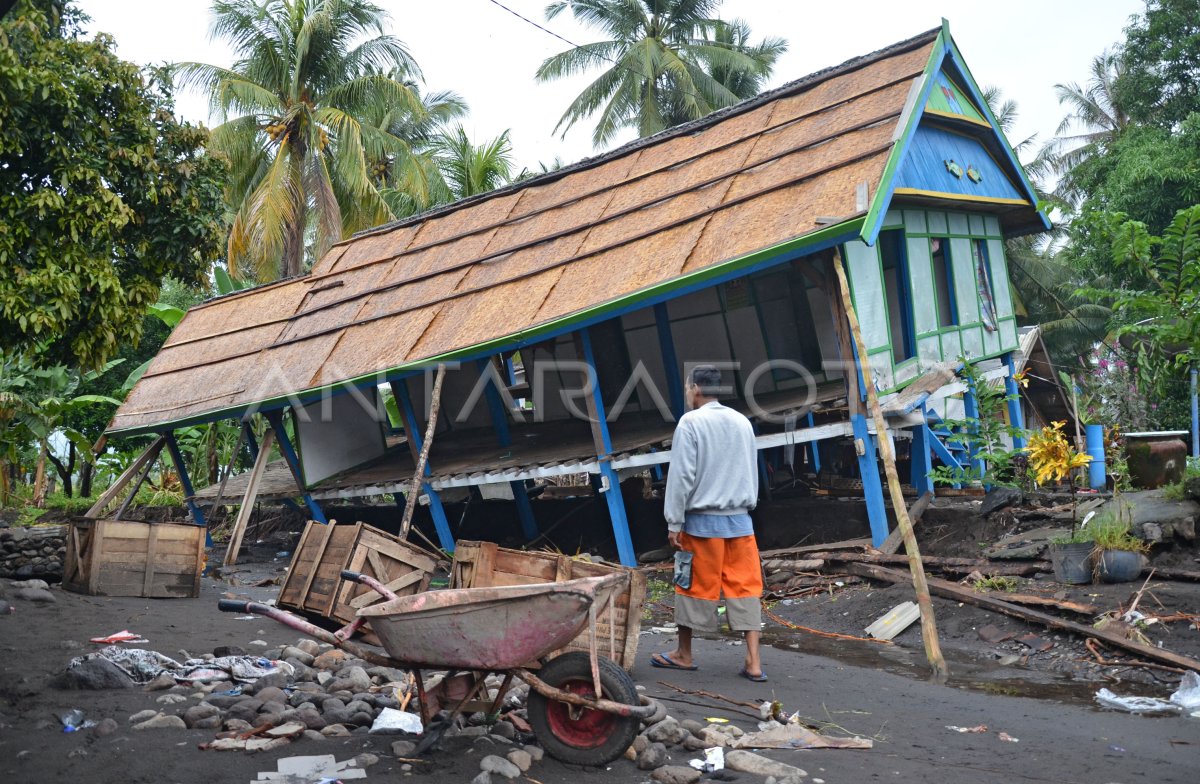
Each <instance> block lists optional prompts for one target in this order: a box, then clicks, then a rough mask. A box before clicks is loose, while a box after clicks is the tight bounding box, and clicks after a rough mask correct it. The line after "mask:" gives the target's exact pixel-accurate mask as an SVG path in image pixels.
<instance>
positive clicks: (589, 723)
mask: <svg viewBox="0 0 1200 784" xmlns="http://www.w3.org/2000/svg"><path fill="white" fill-rule="evenodd" d="M558 688H560V689H562V690H563V691H568V692H571V693H572V694H578V695H579V696H581V697H587V698H589V699H592V698H594V697H595V696H596V691H595V689H594V688H592V683H591V681H586V680H581V679H576V680H568V681H566V682H565V683H562V684H560V685H559V687H558ZM572 710H574V711H576V712H577V715H578V716H579V718H578V719H572V718H571V712H572ZM617 721H618V717H617V716H616V715H614V714H612V713H605V712H604V711H601V710H589V709H587V708H572V706H570V705H567V704H566V703H565V702H557V701H555V700H550V701H549V703H548V704H547V705H546V723H547V724H549V725H550V731H551V732H553V733H554V737H556V738H558V739H559V740H560V741H562V742H563V743H565V744H567V745H568V746H574V747H575V748H577V749H594V748H596V747H598V746H602V745H603V744H604V742H605V741H606V740H608V737H609V736H610V735H611V734H612V732H613V729H614V728H615V727H616V726H617Z"/></svg>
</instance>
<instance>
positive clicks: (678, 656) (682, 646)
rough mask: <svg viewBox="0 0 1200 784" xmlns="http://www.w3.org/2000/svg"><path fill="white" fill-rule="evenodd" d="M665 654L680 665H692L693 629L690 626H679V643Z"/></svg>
mask: <svg viewBox="0 0 1200 784" xmlns="http://www.w3.org/2000/svg"><path fill="white" fill-rule="evenodd" d="M660 655H665V656H666V657H667V658H669V659H670V660H671V661H673V662H675V663H676V664H678V665H679V666H680V667H691V666H692V629H691V627H689V626H680V627H679V644H678V646H677V647H676V648H675V650H673V651H671V652H670V653H667V654H660Z"/></svg>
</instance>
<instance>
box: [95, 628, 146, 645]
mask: <svg viewBox="0 0 1200 784" xmlns="http://www.w3.org/2000/svg"><path fill="white" fill-rule="evenodd" d="M90 642H94V643H97V644H100V645H112V644H113V643H118V642H134V643H147V642H150V641H149V640H147V639H146V638H144V637H142V635H140V634H135V633H133V632H131V631H129V630H128V629H122V630H121V631H119V632H114V633H112V634H110V635H108V636H107V637H93V638H92V639H91V640H90Z"/></svg>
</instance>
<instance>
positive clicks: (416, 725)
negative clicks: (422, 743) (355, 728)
mask: <svg viewBox="0 0 1200 784" xmlns="http://www.w3.org/2000/svg"><path fill="white" fill-rule="evenodd" d="M422 729H424V727H423V725H422V724H421V717H420V716H418V715H417V714H415V713H408V712H406V711H400V710H396V709H395V708H384V709H383V710H382V711H380V712H379V715H378V716H376V717H375V723H373V724H372V725H371V730H370V734H371V735H392V734H395V733H399V732H407V733H409V734H410V735H419V734H420V733H421V730H422Z"/></svg>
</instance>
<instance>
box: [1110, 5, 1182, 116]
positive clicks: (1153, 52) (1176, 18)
mask: <svg viewBox="0 0 1200 784" xmlns="http://www.w3.org/2000/svg"><path fill="white" fill-rule="evenodd" d="M1125 36H1126V43H1125V47H1124V56H1123V62H1124V66H1125V74H1124V76H1123V77H1122V78H1121V80H1120V81H1119V82H1118V84H1117V90H1116V95H1117V98H1118V100H1119V101H1120V102H1121V103H1122V104H1123V105H1124V106H1126V107H1127V108H1128V111H1129V113H1130V114H1131V115H1132V116H1133V117H1134V118H1135V119H1137V120H1138V121H1140V122H1147V123H1155V124H1158V125H1160V126H1162V127H1167V128H1170V127H1174V126H1176V125H1178V124H1179V123H1181V122H1183V120H1184V119H1185V118H1187V117H1188V115H1190V114H1192V113H1193V112H1197V111H1200V3H1197V2H1196V0H1147V2H1146V11H1145V13H1144V14H1141V15H1139V16H1137V17H1134V19H1133V21H1132V23H1131V24H1130V25H1129V27H1127V28H1125Z"/></svg>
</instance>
